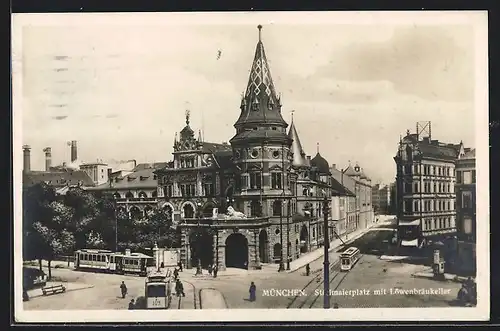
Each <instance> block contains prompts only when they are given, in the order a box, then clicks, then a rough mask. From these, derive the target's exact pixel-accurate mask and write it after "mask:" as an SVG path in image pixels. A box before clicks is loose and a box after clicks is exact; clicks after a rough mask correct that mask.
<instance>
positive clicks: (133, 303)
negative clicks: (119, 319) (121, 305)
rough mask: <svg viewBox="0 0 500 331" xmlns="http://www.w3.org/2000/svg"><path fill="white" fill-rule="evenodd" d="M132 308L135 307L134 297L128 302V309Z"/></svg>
mask: <svg viewBox="0 0 500 331" xmlns="http://www.w3.org/2000/svg"><path fill="white" fill-rule="evenodd" d="M133 309H135V302H134V299H132V300H130V302H129V303H128V310H133Z"/></svg>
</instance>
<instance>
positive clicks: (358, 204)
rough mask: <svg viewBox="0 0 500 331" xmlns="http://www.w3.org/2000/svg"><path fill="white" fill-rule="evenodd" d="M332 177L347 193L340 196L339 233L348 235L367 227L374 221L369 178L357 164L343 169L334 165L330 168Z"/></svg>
mask: <svg viewBox="0 0 500 331" xmlns="http://www.w3.org/2000/svg"><path fill="white" fill-rule="evenodd" d="M330 171H331V174H332V177H333V178H334V179H335V180H336V181H337V182H339V183H340V184H341V185H342V186H343V187H344V188H345V189H346V190H347V192H349V194H346V195H345V196H343V197H341V198H340V201H339V204H340V220H339V222H338V226H337V229H338V232H339V234H345V235H348V234H349V233H351V232H353V231H356V230H358V229H364V228H366V227H368V226H369V225H370V224H371V223H373V221H374V210H373V204H372V184H371V179H370V178H368V176H367V175H366V174H365V173H364V172H363V170H362V168H361V167H360V166H359V164H357V163H356V165H355V166H354V167H353V166H352V165H351V164H349V165H348V166H347V168H345V169H343V170H338V169H337V168H336V165H332V167H331V168H330Z"/></svg>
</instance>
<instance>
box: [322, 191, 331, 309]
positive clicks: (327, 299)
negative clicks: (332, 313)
mask: <svg viewBox="0 0 500 331" xmlns="http://www.w3.org/2000/svg"><path fill="white" fill-rule="evenodd" d="M323 218H324V224H323V226H324V231H323V233H324V248H325V254H324V262H323V272H324V278H323V285H324V302H323V308H324V309H329V308H330V261H329V257H328V249H329V248H330V238H329V235H328V198H327V197H326V196H325V197H324V199H323Z"/></svg>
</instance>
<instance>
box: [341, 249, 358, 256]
mask: <svg viewBox="0 0 500 331" xmlns="http://www.w3.org/2000/svg"><path fill="white" fill-rule="evenodd" d="M357 251H359V249H357V248H356V247H349V248H348V249H346V250H345V251H343V252H342V253H341V255H351V254H353V253H355V252H357Z"/></svg>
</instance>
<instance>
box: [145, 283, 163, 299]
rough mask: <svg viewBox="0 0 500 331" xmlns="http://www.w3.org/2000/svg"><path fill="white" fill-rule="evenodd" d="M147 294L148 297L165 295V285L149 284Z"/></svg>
mask: <svg viewBox="0 0 500 331" xmlns="http://www.w3.org/2000/svg"><path fill="white" fill-rule="evenodd" d="M147 296H148V297H150V298H154V297H164V296H166V289H165V285H149V286H148V291H147Z"/></svg>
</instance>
